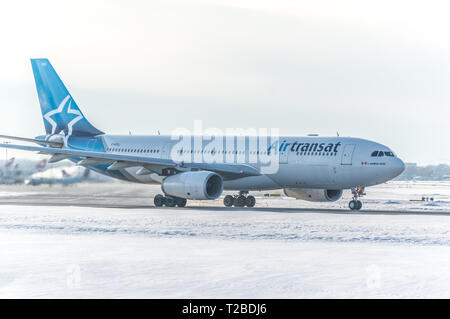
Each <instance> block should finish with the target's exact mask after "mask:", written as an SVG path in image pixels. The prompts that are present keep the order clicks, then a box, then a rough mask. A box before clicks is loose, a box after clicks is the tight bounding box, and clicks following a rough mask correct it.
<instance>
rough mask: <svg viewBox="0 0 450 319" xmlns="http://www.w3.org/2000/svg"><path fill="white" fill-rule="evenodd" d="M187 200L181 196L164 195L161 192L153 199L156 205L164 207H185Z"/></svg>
mask: <svg viewBox="0 0 450 319" xmlns="http://www.w3.org/2000/svg"><path fill="white" fill-rule="evenodd" d="M186 202H187V200H186V199H185V198H180V197H173V196H163V195H161V194H158V195H156V196H155V198H154V199H153V203H154V204H155V206H156V207H162V206H164V205H165V206H167V207H175V206H178V207H184V206H186Z"/></svg>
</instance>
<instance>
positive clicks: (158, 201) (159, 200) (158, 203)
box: [153, 194, 165, 207]
mask: <svg viewBox="0 0 450 319" xmlns="http://www.w3.org/2000/svg"><path fill="white" fill-rule="evenodd" d="M164 202H165V197H164V196H163V195H161V194H158V195H156V196H155V198H153V203H154V204H155V207H161V206H162V205H164Z"/></svg>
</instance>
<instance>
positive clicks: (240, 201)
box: [223, 191, 256, 207]
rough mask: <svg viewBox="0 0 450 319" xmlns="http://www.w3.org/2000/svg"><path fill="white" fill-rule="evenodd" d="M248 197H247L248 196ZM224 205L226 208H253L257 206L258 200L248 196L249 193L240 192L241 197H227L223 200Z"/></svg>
mask: <svg viewBox="0 0 450 319" xmlns="http://www.w3.org/2000/svg"><path fill="white" fill-rule="evenodd" d="M246 195H247V196H246ZM223 204H224V205H225V206H226V207H231V206H235V207H244V206H247V207H253V206H255V204H256V199H255V197H254V196H251V195H248V192H247V191H240V192H239V195H235V196H231V195H227V196H225V198H224V199H223Z"/></svg>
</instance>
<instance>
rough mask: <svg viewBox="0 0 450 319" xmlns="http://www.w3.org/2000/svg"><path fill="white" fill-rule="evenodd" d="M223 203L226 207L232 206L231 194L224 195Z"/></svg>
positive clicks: (232, 198)
mask: <svg viewBox="0 0 450 319" xmlns="http://www.w3.org/2000/svg"><path fill="white" fill-rule="evenodd" d="M223 204H224V205H225V206H226V207H231V206H233V204H234V197H233V196H231V195H227V196H225V198H224V199H223Z"/></svg>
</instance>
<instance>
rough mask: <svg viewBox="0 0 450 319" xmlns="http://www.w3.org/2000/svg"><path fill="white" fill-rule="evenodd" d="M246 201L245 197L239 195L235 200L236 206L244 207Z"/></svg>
mask: <svg viewBox="0 0 450 319" xmlns="http://www.w3.org/2000/svg"><path fill="white" fill-rule="evenodd" d="M246 199H247V198H245V196H244V195H239V196H238V197H236V198H235V199H234V206H236V207H244V206H245V202H246Z"/></svg>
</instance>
